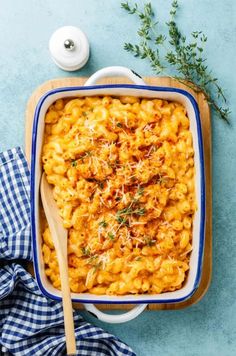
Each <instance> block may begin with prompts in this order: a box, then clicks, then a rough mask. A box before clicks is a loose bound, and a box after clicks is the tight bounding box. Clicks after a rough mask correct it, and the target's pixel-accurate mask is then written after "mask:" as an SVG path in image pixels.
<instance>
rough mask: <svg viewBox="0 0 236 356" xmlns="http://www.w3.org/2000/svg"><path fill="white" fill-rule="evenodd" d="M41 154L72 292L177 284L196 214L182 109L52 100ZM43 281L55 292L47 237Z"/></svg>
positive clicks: (149, 102)
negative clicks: (64, 236) (63, 232)
mask: <svg viewBox="0 0 236 356" xmlns="http://www.w3.org/2000/svg"><path fill="white" fill-rule="evenodd" d="M45 123H46V127H45V138H44V145H43V151H42V162H43V168H44V171H45V172H46V176H47V180H48V182H49V183H50V184H52V185H53V186H54V198H55V200H56V202H57V205H58V208H59V211H60V215H61V217H62V219H63V223H64V226H65V228H67V229H68V265H69V280H70V288H71V291H73V292H89V293H94V294H111V295H113V294H114V295H124V294H130V293H132V294H138V293H149V294H151V293H162V292H167V291H174V290H176V289H179V288H181V286H182V285H183V283H184V281H185V279H186V276H187V271H188V269H189V255H190V251H191V249H192V245H191V239H192V222H193V215H194V212H195V211H196V209H197V207H196V201H195V187H194V150H193V145H192V135H191V132H190V130H189V119H188V117H187V114H186V110H185V108H184V107H183V106H182V105H181V104H179V103H176V102H168V101H165V100H158V99H141V98H136V97H128V96H125V97H110V96H104V97H83V98H74V99H59V100H57V101H56V102H55V103H54V104H53V105H51V106H50V108H49V110H48V112H47V114H46V116H45ZM42 251H43V256H44V262H45V271H46V275H47V276H48V278H49V279H50V281H51V282H52V284H53V286H54V287H55V288H59V289H60V277H59V268H58V263H57V257H56V253H55V249H54V245H53V242H52V239H51V236H50V231H49V228H48V227H47V226H45V229H44V232H43V246H42Z"/></svg>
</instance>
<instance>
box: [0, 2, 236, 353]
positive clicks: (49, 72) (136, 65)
mask: <svg viewBox="0 0 236 356" xmlns="http://www.w3.org/2000/svg"><path fill="white" fill-rule="evenodd" d="M152 3H153V6H154V8H155V10H156V12H157V13H158V14H159V16H160V18H161V19H162V20H166V19H167V13H168V7H169V5H170V0H168V1H164V0H155V1H154V0H153V1H152ZM180 4H181V9H180V11H179V15H178V22H179V24H180V25H181V28H182V29H183V31H184V32H186V33H190V32H191V31H192V30H200V29H201V30H203V31H204V32H205V33H206V34H207V36H208V45H207V57H208V64H209V66H210V67H211V68H212V69H213V71H214V73H215V74H216V76H217V77H219V78H220V81H221V83H222V86H223V87H224V88H226V89H227V98H228V101H229V105H230V109H231V111H232V115H231V122H232V125H231V126H227V125H225V124H224V123H223V122H222V121H220V120H219V119H218V118H217V117H216V116H215V115H214V116H213V258H214V264H213V278H212V283H211V286H210V289H209V291H208V293H207V295H206V296H205V297H204V298H203V300H202V301H201V302H199V303H198V304H197V305H195V306H192V307H191V308H189V309H185V310H181V311H161V312H155V311H153V312H145V313H143V314H142V315H141V316H140V317H138V318H137V319H136V320H134V321H132V322H129V323H127V324H122V325H107V324H106V325H105V324H103V323H100V322H98V321H97V320H95V319H93V318H92V317H88V319H89V320H90V321H92V322H94V323H95V324H97V325H101V326H102V327H104V328H105V329H107V330H109V331H110V332H112V333H114V334H115V335H117V336H118V337H120V338H121V339H122V340H124V341H125V342H127V343H128V344H129V345H130V346H132V347H133V349H134V350H135V351H136V353H137V355H139V356H154V355H165V356H178V355H180V356H198V355H203V356H213V355H214V356H231V355H236V341H235V336H236V335H235V329H236V317H235V313H236V308H235V307H236V303H235V288H236V283H235V282H236V277H235V276H236V266H235V255H236V244H235V241H236V209H235V207H236V185H235V182H236V142H235V141H236V126H235V112H236V71H235V65H236V59H235V58H236V1H234V0H224V1H220V0H215V1H213V0H189V1H184V0H182V1H180ZM63 25H75V26H79V27H81V29H83V30H84V31H85V33H86V34H87V35H88V38H89V41H90V44H91V50H92V51H91V57H90V60H89V62H88V64H87V65H86V67H84V69H83V70H81V71H79V72H75V73H73V74H71V73H66V72H63V71H61V70H60V69H58V68H57V67H56V66H55V65H54V63H53V62H52V61H51V59H50V56H49V52H48V40H49V38H50V36H51V34H52V33H53V31H54V30H56V29H57V28H58V27H60V26H63ZM136 27H137V21H136V20H135V18H134V17H131V16H129V15H128V14H126V13H124V11H122V10H121V9H120V1H117V0H100V1H95V0H86V1H82V0H78V1H76V0H67V1H65V0H64V1H63V0H57V1H56V0H47V1H43V0H24V1H13V0H1V1H0V48H1V55H0V108H1V112H0V150H1V151H3V150H6V149H8V148H12V147H14V146H18V145H21V146H23V145H24V114H25V107H26V103H27V100H28V98H29V97H30V95H31V93H32V91H33V90H34V89H35V88H36V87H37V86H38V85H40V84H41V83H43V82H45V81H46V80H48V79H51V78H57V77H66V76H71V75H73V76H84V75H87V76H89V75H90V74H92V73H93V72H95V71H96V70H98V69H100V68H102V67H105V66H110V65H124V66H128V67H132V68H133V69H134V70H135V71H137V72H138V73H140V74H142V75H151V74H152V72H151V70H150V68H149V65H148V64H147V63H145V61H140V60H138V59H134V58H133V57H132V56H131V55H129V54H128V53H126V52H125V51H124V50H123V46H122V45H123V43H124V42H125V41H129V40H131V41H135V39H136V36H135V30H136ZM84 316H85V317H87V316H86V315H85V314H84Z"/></svg>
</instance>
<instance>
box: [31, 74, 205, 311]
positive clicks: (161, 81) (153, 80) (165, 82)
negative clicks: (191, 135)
mask: <svg viewBox="0 0 236 356" xmlns="http://www.w3.org/2000/svg"><path fill="white" fill-rule="evenodd" d="M86 79H87V78H81V77H78V78H59V79H53V80H49V81H48V82H45V83H43V84H42V85H41V86H40V87H38V88H37V89H36V90H35V91H34V92H33V94H32V96H31V97H30V99H29V101H28V104H27V108H26V122H25V153H26V157H27V160H28V162H29V163H30V158H31V157H30V156H31V137H32V123H33V117H34V111H35V107H36V105H37V103H38V100H39V98H40V97H41V96H42V95H43V94H44V93H46V92H47V91H48V90H51V89H54V88H58V87H70V86H81V85H83V84H84V83H85V81H86ZM144 80H145V81H146V83H147V84H149V85H156V86H168V87H177V88H182V89H185V90H187V91H189V92H190V93H191V94H192V95H193V96H194V97H195V99H196V101H197V102H198V105H199V109H200V116H201V123H202V133H203V143H204V158H205V174H206V177H205V178H206V232H205V249H204V260H203V270H202V277H201V282H200V285H199V288H198V289H197V291H196V292H195V293H194V295H193V296H192V297H191V298H190V299H188V300H187V301H185V302H181V303H171V304H163V303H162V304H149V306H148V309H149V310H164V309H165V310H166V309H172V310H175V309H182V308H185V307H188V306H190V305H192V304H195V303H197V302H198V301H199V300H201V298H202V297H203V296H204V294H205V293H206V292H207V290H208V287H209V285H210V281H211V274H212V185H211V163H212V162H211V116H210V110H209V106H208V104H207V102H206V101H205V99H204V95H203V94H202V93H195V92H193V91H192V90H190V89H189V88H188V87H186V86H185V85H183V84H180V83H179V82H176V81H175V80H173V79H170V78H166V77H147V78H144ZM120 83H129V81H128V80H127V79H126V78H116V77H113V78H105V79H103V80H102V81H100V82H98V83H97V84H120ZM29 270H30V271H31V272H32V271H33V268H32V265H29ZM32 273H33V272H32ZM74 307H75V308H81V307H82V306H81V305H80V304H75V305H74ZM99 307H100V308H101V309H130V308H131V307H132V305H125V304H124V305H123V304H122V305H120V304H119V305H111V304H109V305H107V304H102V305H99Z"/></svg>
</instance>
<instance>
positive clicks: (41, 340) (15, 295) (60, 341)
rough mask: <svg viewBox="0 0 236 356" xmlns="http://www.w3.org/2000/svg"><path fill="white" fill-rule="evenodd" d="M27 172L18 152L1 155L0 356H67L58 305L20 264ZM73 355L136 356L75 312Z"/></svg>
mask: <svg viewBox="0 0 236 356" xmlns="http://www.w3.org/2000/svg"><path fill="white" fill-rule="evenodd" d="M30 239H31V232H30V186H29V169H28V165H27V162H26V160H25V157H24V154H23V152H22V150H21V149H20V148H14V149H12V150H8V151H6V152H4V153H0V355H3V356H11V355H16V356H41V355H44V356H60V355H66V345H65V335H64V326H63V310H62V304H61V303H60V302H56V301H53V300H51V299H47V298H46V297H45V296H44V295H42V293H41V291H40V290H39V288H38V286H37V284H36V282H35V280H34V278H33V277H32V276H31V274H29V273H28V272H27V271H26V270H25V269H24V267H23V266H22V263H24V261H21V263H20V264H19V260H28V261H30V260H32V251H31V241H30ZM74 321H75V333H76V346H77V355H79V356H82V355H88V356H103V355H106V356H108V355H112V356H121V355H129V356H135V353H134V352H133V351H132V350H131V348H130V347H129V346H127V345H126V344H124V343H123V342H122V341H120V340H119V339H118V338H116V337H115V336H113V335H111V334H109V333H107V332H105V331H104V330H102V329H101V328H99V327H95V326H93V325H91V324H90V323H88V322H86V321H85V320H83V318H82V317H81V316H80V315H79V313H78V311H74Z"/></svg>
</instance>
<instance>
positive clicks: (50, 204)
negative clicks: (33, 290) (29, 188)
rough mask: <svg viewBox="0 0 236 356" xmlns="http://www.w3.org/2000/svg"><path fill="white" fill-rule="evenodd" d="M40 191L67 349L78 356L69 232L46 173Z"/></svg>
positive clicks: (70, 353) (68, 353) (69, 352)
mask: <svg viewBox="0 0 236 356" xmlns="http://www.w3.org/2000/svg"><path fill="white" fill-rule="evenodd" d="M40 191H41V199H42V203H43V208H44V212H45V215H46V218H47V222H48V225H49V229H50V232H51V236H52V240H53V243H54V246H55V250H56V254H57V259H58V264H59V271H60V278H61V292H62V305H63V312H64V325H65V336H66V349H67V355H71V356H72V355H76V343H75V329H74V319H73V309H72V302H71V295H70V286H69V278H68V262H67V230H66V229H65V228H64V227H63V223H62V219H61V217H60V215H59V212H58V207H57V205H56V202H55V200H54V197H53V192H52V188H51V186H50V184H49V183H48V182H47V180H46V176H45V173H43V174H42V178H41V184H40Z"/></svg>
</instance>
